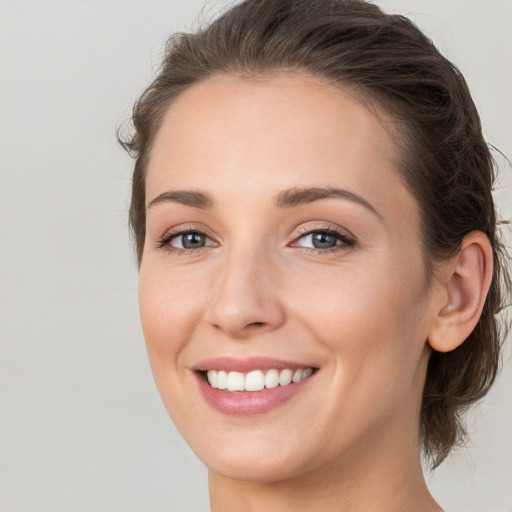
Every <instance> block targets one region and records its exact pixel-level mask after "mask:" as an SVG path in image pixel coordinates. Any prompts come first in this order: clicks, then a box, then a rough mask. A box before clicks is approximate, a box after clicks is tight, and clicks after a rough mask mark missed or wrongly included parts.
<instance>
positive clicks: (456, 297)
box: [428, 231, 493, 352]
mask: <svg viewBox="0 0 512 512" xmlns="http://www.w3.org/2000/svg"><path fill="white" fill-rule="evenodd" d="M492 268H493V254H492V248H491V244H490V242H489V239H488V238H487V236H486V235H485V234H484V233H482V232H481V231H472V232H471V233H469V234H468V235H466V236H465V237H464V240H463V241H462V245H461V249H460V251H459V252H458V253H457V254H456V255H455V256H454V257H453V258H452V259H451V260H449V261H448V262H447V264H446V265H445V266H444V265H443V268H442V270H441V275H440V276H439V277H440V279H439V283H438V286H440V293H439V294H436V296H438V297H439V298H440V299H439V300H438V301H437V304H436V305H435V308H436V309H435V311H434V314H435V317H434V320H433V322H432V324H431V326H430V330H429V335H428V342H429V344H430V346H431V347H432V348H433V349H434V350H437V351H438V352H449V351H450V350H454V349H456V348H457V347H458V346H459V345H461V344H462V343H463V342H464V340H465V339H466V338H467V337H468V336H469V335H470V334H471V331H472V330H473V329H474V328H475V326H476V324H477V323H478V320H479V319H480V315H481V314H482V309H483V307H484V303H485V298H486V297H487V292H488V291H489V287H490V285H491V280H492Z"/></svg>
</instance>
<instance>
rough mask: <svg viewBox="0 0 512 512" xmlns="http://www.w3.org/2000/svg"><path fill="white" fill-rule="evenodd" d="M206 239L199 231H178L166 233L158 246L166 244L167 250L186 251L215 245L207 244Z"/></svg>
mask: <svg viewBox="0 0 512 512" xmlns="http://www.w3.org/2000/svg"><path fill="white" fill-rule="evenodd" d="M208 240H210V239H209V238H208V237H207V236H206V235H205V234H204V233H202V232H201V231H180V232H178V233H171V234H169V235H166V236H165V237H164V238H163V239H162V240H161V241H160V243H159V246H160V247H163V246H166V247H167V248H168V249H169V250H175V249H176V250H178V251H187V250H194V249H201V248H203V247H205V246H207V245H215V244H214V243H210V244H208V243H207V242H208Z"/></svg>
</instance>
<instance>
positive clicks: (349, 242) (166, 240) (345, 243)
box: [156, 226, 355, 255]
mask: <svg viewBox="0 0 512 512" xmlns="http://www.w3.org/2000/svg"><path fill="white" fill-rule="evenodd" d="M299 233H300V234H301V235H300V236H299V237H297V238H296V239H295V240H294V242H297V241H298V240H300V239H301V238H303V237H305V236H307V235H312V234H317V233H327V234H328V235H332V236H335V237H336V238H338V240H340V241H341V243H340V244H337V245H335V246H334V247H330V248H328V249H314V248H311V247H302V249H303V250H304V251H306V252H307V253H310V254H315V255H317V254H328V253H332V252H337V251H340V250H346V249H347V248H349V247H353V246H354V245H355V240H354V239H353V238H350V237H349V236H347V235H346V234H344V233H342V232H341V231H338V230H337V229H335V228H332V227H327V226H326V227H318V228H313V229H311V228H303V229H299ZM188 234H198V235H204V236H206V237H207V238H208V236H207V235H206V233H204V232H203V231H200V230H198V229H194V228H187V229H183V230H180V231H175V232H171V233H166V234H165V235H164V236H163V237H162V238H161V239H160V240H159V241H158V243H157V245H156V246H157V248H159V249H165V250H166V251H168V252H169V253H173V254H177V255H184V254H187V255H194V254H197V253H199V252H202V250H203V249H207V247H211V246H204V247H199V248H197V249H180V248H178V247H172V246H171V245H170V242H171V241H172V240H173V239H174V238H177V237H179V236H181V235H188Z"/></svg>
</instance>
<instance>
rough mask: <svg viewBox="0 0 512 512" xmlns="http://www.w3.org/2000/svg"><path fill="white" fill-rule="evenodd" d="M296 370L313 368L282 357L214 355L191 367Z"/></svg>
mask: <svg viewBox="0 0 512 512" xmlns="http://www.w3.org/2000/svg"><path fill="white" fill-rule="evenodd" d="M272 368H275V369H276V370H285V369H290V370H298V369H299V368H314V366H312V365H310V364H307V363H299V362H296V361H285V360H283V359H274V358H270V357H249V358H246V359H238V358H235V357H215V358H211V359H205V360H203V361H201V362H199V363H198V364H196V365H194V366H193V367H192V370H195V371H197V372H205V371H207V370H217V371H220V370H224V371H226V372H241V373H246V372H250V371H252V370H270V369H272Z"/></svg>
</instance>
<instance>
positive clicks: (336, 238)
mask: <svg viewBox="0 0 512 512" xmlns="http://www.w3.org/2000/svg"><path fill="white" fill-rule="evenodd" d="M301 240H304V241H306V243H307V244H309V245H305V244H303V243H300V241H301ZM297 244H298V245H299V247H304V248H306V249H313V250H315V249H316V252H322V251H330V250H331V251H332V250H333V249H334V250H337V249H338V248H340V249H341V248H345V247H351V246H353V245H354V241H353V240H352V239H350V238H348V237H347V236H346V235H344V234H343V233H340V232H339V231H337V230H335V229H332V228H322V229H316V230H312V231H308V232H306V233H304V234H303V235H302V236H301V237H299V238H298V239H297Z"/></svg>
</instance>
